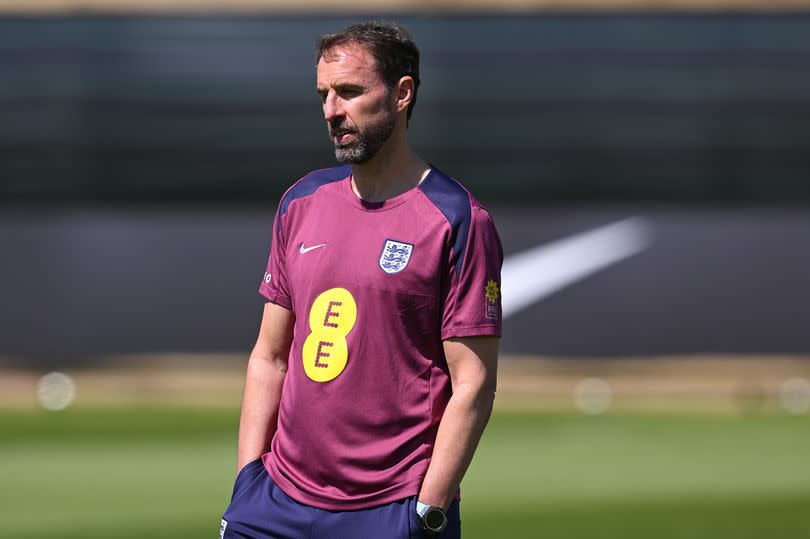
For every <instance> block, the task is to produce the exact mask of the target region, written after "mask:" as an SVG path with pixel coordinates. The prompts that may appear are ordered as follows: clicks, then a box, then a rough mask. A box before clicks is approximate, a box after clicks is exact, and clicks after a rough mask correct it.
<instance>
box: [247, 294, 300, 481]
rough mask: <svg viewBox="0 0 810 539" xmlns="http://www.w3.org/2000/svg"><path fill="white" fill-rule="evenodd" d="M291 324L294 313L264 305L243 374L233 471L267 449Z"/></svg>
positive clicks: (287, 352) (278, 398)
mask: <svg viewBox="0 0 810 539" xmlns="http://www.w3.org/2000/svg"><path fill="white" fill-rule="evenodd" d="M294 324H295V315H294V314H293V312H292V311H291V310H289V309H285V308H284V307H281V306H279V305H276V304H274V303H269V302H268V303H266V304H265V306H264V314H263V316H262V324H261V328H260V329H259V337H258V339H257V340H256V346H254V347H253V351H252V352H251V354H250V360H249V361H248V368H247V376H246V377H245V392H244V395H243V397H242V415H241V417H240V419H239V447H238V449H237V459H236V460H237V468H236V469H237V472H238V471H239V470H241V469H242V468H243V467H244V466H245V464H247V463H249V462H251V461H253V460H256V459H257V458H259V457H260V456H262V455H263V454H264V453H266V452H268V451H269V450H270V442H271V441H272V440H273V435H274V434H275V432H276V421H277V420H278V407H279V402H280V401H281V387H282V385H283V384H284V376H285V375H286V374H287V358H288V357H289V353H290V345H291V344H292V338H293V326H294Z"/></svg>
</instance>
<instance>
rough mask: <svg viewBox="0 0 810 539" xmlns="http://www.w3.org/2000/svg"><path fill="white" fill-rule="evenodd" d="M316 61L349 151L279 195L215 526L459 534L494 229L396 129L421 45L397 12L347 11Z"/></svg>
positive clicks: (403, 119)
mask: <svg viewBox="0 0 810 539" xmlns="http://www.w3.org/2000/svg"><path fill="white" fill-rule="evenodd" d="M316 61H317V92H318V94H319V95H320V97H321V101H322V103H323V114H324V119H325V121H326V125H327V128H328V131H329V135H330V137H331V139H332V143H333V145H334V148H335V156H336V158H337V160H338V162H340V163H342V164H343V165H344V166H340V167H336V168H331V169H326V170H318V171H315V172H313V173H310V174H309V175H307V176H305V177H304V178H302V179H301V180H299V181H298V182H297V183H295V184H294V185H293V186H292V187H291V188H290V189H289V190H288V191H287V192H286V194H285V195H284V197H283V198H282V200H281V202H280V204H279V208H278V212H277V214H276V219H275V223H274V227H273V238H272V240H273V242H272V249H271V253H270V260H269V263H268V266H267V271H266V273H265V277H264V279H263V281H262V283H261V286H260V292H261V294H262V295H263V296H265V298H266V299H267V300H268V303H267V304H266V305H265V309H264V315H263V319H262V323H261V328H260V330H259V336H258V340H257V342H256V346H255V348H254V349H253V352H252V353H251V356H250V360H249V363H248V369H247V377H246V382H245V391H244V398H243V403H242V415H241V421H240V425H239V448H238V469H239V470H240V471H239V473H238V475H237V479H236V484H235V486H234V494H233V498H232V501H231V504H230V506H229V507H228V509H227V511H226V512H225V514H224V515H223V520H222V527H221V535H222V536H223V537H225V538H236V537H251V538H266V537H285V538H293V539H297V538H310V537H314V538H321V537H322V538H329V539H339V538H349V537H351V538H358V537H362V538H384V539H394V538H407V537H429V536H439V537H454V538H457V537H460V534H461V530H460V526H461V525H460V518H459V501H458V500H459V497H458V491H459V485H460V483H461V479H462V477H463V475H464V472H465V471H466V469H467V467H468V465H469V463H470V461H471V459H472V456H473V452H474V451H475V448H476V446H477V444H478V440H479V439H480V436H481V433H482V432H483V429H484V426H485V425H486V423H487V421H488V419H489V416H490V412H491V410H492V403H493V399H494V395H495V379H496V367H497V354H498V341H499V339H498V337H499V336H500V326H501V310H500V292H499V280H500V277H499V275H500V267H501V263H502V259H503V253H502V250H501V245H500V241H499V238H498V235H497V232H496V231H495V228H494V225H493V223H492V219H491V218H490V215H489V213H488V212H487V211H486V210H485V209H484V208H482V207H481V205H480V204H479V203H478V202H477V201H476V200H475V199H474V198H473V197H472V196H471V195H470V194H469V192H467V191H466V190H465V189H464V188H463V187H462V186H461V185H460V184H459V183H458V182H456V181H455V180H453V179H452V178H450V177H448V176H446V175H445V174H443V173H442V172H440V171H439V170H438V169H436V168H435V167H433V166H430V165H427V164H426V163H425V162H424V161H422V160H421V159H420V158H419V157H417V156H416V155H415V154H414V152H413V151H412V150H411V148H410V146H409V144H408V138H407V124H408V120H409V118H410V116H411V113H412V111H413V107H414V103H415V102H416V93H417V88H418V86H419V51H418V49H417V47H416V45H415V44H414V42H413V39H412V38H411V36H410V35H409V34H408V33H407V31H405V29H404V28H402V27H401V26H398V25H395V24H390V23H365V24H358V25H353V26H350V27H349V28H347V29H346V30H345V31H344V32H341V33H339V34H331V35H326V36H324V37H322V38H321V39H320V41H319V42H318V45H317V47H316Z"/></svg>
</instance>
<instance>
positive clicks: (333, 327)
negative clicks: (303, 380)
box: [301, 288, 357, 382]
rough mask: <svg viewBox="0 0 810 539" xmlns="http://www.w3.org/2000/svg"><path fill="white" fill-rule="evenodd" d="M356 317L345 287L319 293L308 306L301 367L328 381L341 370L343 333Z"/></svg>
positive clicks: (346, 354) (345, 355)
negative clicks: (307, 325) (307, 323)
mask: <svg viewBox="0 0 810 539" xmlns="http://www.w3.org/2000/svg"><path fill="white" fill-rule="evenodd" d="M356 321H357V303H356V302H355V301H354V297H352V294H351V292H349V291H348V290H346V289H345V288H330V289H329V290H327V291H326V292H323V293H321V294H320V295H319V296H318V297H317V298H315V301H313V302H312V307H311V308H310V309H309V329H310V330H311V333H310V334H309V335H307V339H306V340H305V341H304V348H303V350H302V351H301V357H302V359H303V360H304V371H305V372H306V373H307V376H309V377H310V378H311V379H312V380H315V381H316V382H328V381H329V380H334V379H335V378H337V377H338V375H340V373H341V372H343V369H345V368H346V361H348V359H349V349H348V346H347V344H346V336H347V335H348V334H349V332H350V331H351V330H352V328H353V327H354V323H355V322H356Z"/></svg>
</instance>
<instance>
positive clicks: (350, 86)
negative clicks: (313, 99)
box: [315, 82, 366, 94]
mask: <svg viewBox="0 0 810 539" xmlns="http://www.w3.org/2000/svg"><path fill="white" fill-rule="evenodd" d="M332 87H333V88H334V89H335V90H365V89H366V87H365V86H363V85H362V84H357V83H354V82H339V83H337V84H335V85H333V86H332ZM315 91H316V92H318V93H319V94H324V93H326V92H328V91H329V89H328V88H325V87H323V86H316V87H315Z"/></svg>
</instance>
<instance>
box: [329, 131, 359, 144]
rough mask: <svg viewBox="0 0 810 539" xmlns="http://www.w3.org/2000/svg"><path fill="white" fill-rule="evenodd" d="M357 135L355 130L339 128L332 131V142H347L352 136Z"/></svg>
mask: <svg viewBox="0 0 810 539" xmlns="http://www.w3.org/2000/svg"><path fill="white" fill-rule="evenodd" d="M353 137H354V138H356V137H355V133H354V131H345V130H338V131H333V132H332V142H334V143H335V144H336V145H337V144H346V143H347V142H349V141H350V140H351V139H352V138H353Z"/></svg>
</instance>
